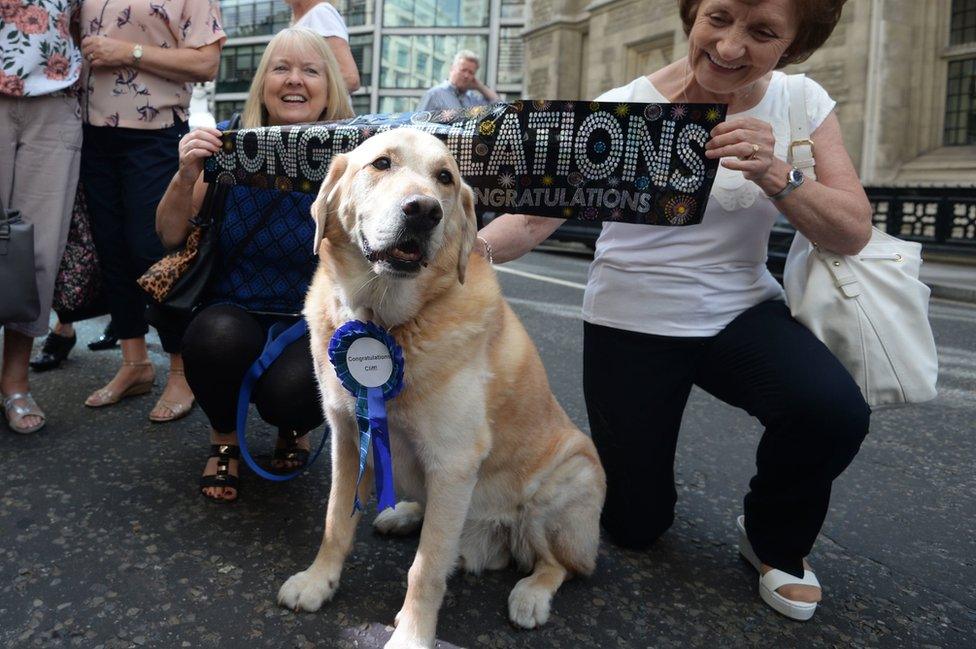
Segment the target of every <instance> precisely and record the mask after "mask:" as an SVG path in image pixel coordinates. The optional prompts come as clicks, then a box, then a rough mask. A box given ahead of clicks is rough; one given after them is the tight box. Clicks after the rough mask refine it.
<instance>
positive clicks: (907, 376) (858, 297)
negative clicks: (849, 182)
mask: <svg viewBox="0 0 976 649" xmlns="http://www.w3.org/2000/svg"><path fill="white" fill-rule="evenodd" d="M789 94H790V129H791V138H792V140H793V142H792V143H791V144H790V147H789V156H788V160H789V162H791V163H792V164H793V166H795V167H797V168H799V169H800V170H801V171H803V174H804V175H805V176H806V177H807V178H811V179H814V180H815V179H816V177H817V176H816V172H815V171H814V168H813V167H814V164H815V162H814V159H813V142H812V141H811V140H810V131H809V125H808V122H807V114H806V110H805V108H806V93H805V89H804V75H802V74H796V75H791V76H790V77H789ZM921 252H922V246H921V244H919V243H914V242H909V241H902V240H901V239H898V238H896V237H893V236H891V235H889V234H887V233H885V232H882V231H881V230H879V229H877V228H873V229H872V232H871V240H870V241H869V242H868V244H867V246H865V248H864V250H862V251H861V252H860V253H858V254H857V255H851V256H846V255H839V254H836V253H833V252H830V251H829V250H825V249H823V248H821V247H820V246H817V245H816V244H812V243H811V242H810V241H808V240H807V238H806V237H804V236H803V235H802V234H800V233H799V232H797V233H796V237H795V238H794V239H793V244H792V245H791V246H790V252H789V255H788V256H787V258H786V267H785V270H784V272H783V285H784V287H785V289H786V299H787V303H788V304H789V307H790V311H791V312H792V314H793V317H794V318H796V319H797V320H798V321H800V322H801V323H803V324H804V325H806V327H807V328H808V329H810V331H812V332H813V334H814V335H815V336H816V337H817V338H819V339H820V340H821V341H822V342H823V343H824V344H825V345H826V346H827V347H828V348H829V349H830V351H831V352H833V354H834V355H835V356H836V357H837V358H838V359H839V360H840V362H841V363H843V365H844V367H846V368H847V370H848V371H849V372H850V373H851V376H853V377H854V380H855V381H856V382H857V384H858V386H860V388H861V392H862V394H863V395H864V399H865V401H867V402H868V405H870V406H872V407H875V406H882V405H894V404H905V403H921V402H923V401H928V400H930V399H933V398H935V396H936V387H935V384H936V380H937V378H938V374H939V362H938V355H937V353H936V349H935V339H934V338H933V336H932V328H931V326H930V325H929V320H928V305H929V292H930V291H929V288H928V287H927V286H926V285H925V284H923V283H922V282H920V281H919V279H918V271H919V267H920V266H921V265H922V257H921Z"/></svg>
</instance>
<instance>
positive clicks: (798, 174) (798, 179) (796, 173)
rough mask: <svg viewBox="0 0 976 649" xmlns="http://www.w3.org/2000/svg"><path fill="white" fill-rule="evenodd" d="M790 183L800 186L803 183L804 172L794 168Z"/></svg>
mask: <svg viewBox="0 0 976 649" xmlns="http://www.w3.org/2000/svg"><path fill="white" fill-rule="evenodd" d="M789 181H790V184H791V185H799V184H800V183H802V182H803V172H802V171H800V170H799V169H797V168H795V167H794V168H793V169H791V170H790V178H789Z"/></svg>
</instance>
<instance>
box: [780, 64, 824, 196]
mask: <svg viewBox="0 0 976 649" xmlns="http://www.w3.org/2000/svg"><path fill="white" fill-rule="evenodd" d="M806 79H807V77H806V75H805V74H791V75H789V76H788V77H787V78H786V82H787V86H788V91H789V96H790V146H789V148H788V149H787V153H786V160H787V162H789V163H790V164H792V165H793V166H794V167H796V168H797V169H799V170H800V171H802V172H803V175H804V176H807V177H808V178H810V179H812V180H816V179H817V172H816V169H814V166H815V165H816V164H817V163H816V161H815V160H814V159H813V140H811V139H810V123H809V122H808V121H807V90H806Z"/></svg>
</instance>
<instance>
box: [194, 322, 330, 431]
mask: <svg viewBox="0 0 976 649" xmlns="http://www.w3.org/2000/svg"><path fill="white" fill-rule="evenodd" d="M271 322H273V321H266V320H265V319H259V318H258V317H256V316H254V315H252V314H250V313H248V312H247V311H245V310H244V309H241V308H240V307H236V306H233V305H230V304H216V305H214V306H210V307H207V308H206V309H204V310H203V311H201V312H200V313H199V314H198V315H197V316H196V317H195V318H194V319H193V321H192V322H191V323H190V326H189V327H187V330H186V333H185V334H184V336H183V364H184V366H185V368H186V380H187V383H189V384H190V388H191V389H192V390H193V395H194V396H195V397H196V399H197V402H198V403H199V404H200V407H201V408H203V411H204V412H205V413H206V414H207V417H209V418H210V425H211V426H213V428H214V430H215V431H217V432H218V433H221V434H227V433H232V432H234V430H235V429H236V428H237V396H238V393H239V392H240V389H241V381H242V380H243V379H244V375H245V374H246V373H247V370H248V368H250V367H251V365H252V364H253V363H254V361H255V360H257V358H258V356H260V355H261V351H262V350H263V349H264V343H265V339H266V336H267V329H268V327H269V326H270V324H271ZM251 399H252V400H253V401H254V403H255V404H256V405H257V408H258V413H259V414H260V415H261V418H262V419H264V420H265V421H266V422H268V423H269V424H271V425H272V426H277V427H278V429H279V430H284V431H299V432H303V433H304V432H307V431H310V430H312V429H313V428H316V427H318V426H319V425H320V424H321V423H322V420H323V417H322V406H321V403H320V401H319V391H318V386H317V385H316V382H315V371H314V369H313V365H312V354H311V351H310V346H309V338H308V334H306V335H305V336H304V337H303V338H299V339H298V340H296V341H295V342H293V343H292V344H290V345H288V347H286V348H285V351H284V352H282V354H281V356H279V357H278V359H277V360H276V361H275V362H274V363H272V364H271V367H269V368H268V369H267V370H266V371H265V373H264V375H263V376H262V377H261V378H260V379H259V380H258V382H257V384H256V385H255V386H254V391H253V392H252V394H251Z"/></svg>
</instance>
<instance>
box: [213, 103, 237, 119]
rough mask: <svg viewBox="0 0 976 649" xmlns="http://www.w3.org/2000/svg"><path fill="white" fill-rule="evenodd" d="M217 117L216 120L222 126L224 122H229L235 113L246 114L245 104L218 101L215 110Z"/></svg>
mask: <svg viewBox="0 0 976 649" xmlns="http://www.w3.org/2000/svg"><path fill="white" fill-rule="evenodd" d="M215 111H216V113H217V114H216V115H214V119H216V120H217V123H218V124H220V123H221V122H223V121H224V120H228V119H230V118H231V116H232V115H233V114H234V113H241V112H244V102H243V101H218V102H217V106H216V108H215Z"/></svg>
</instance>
